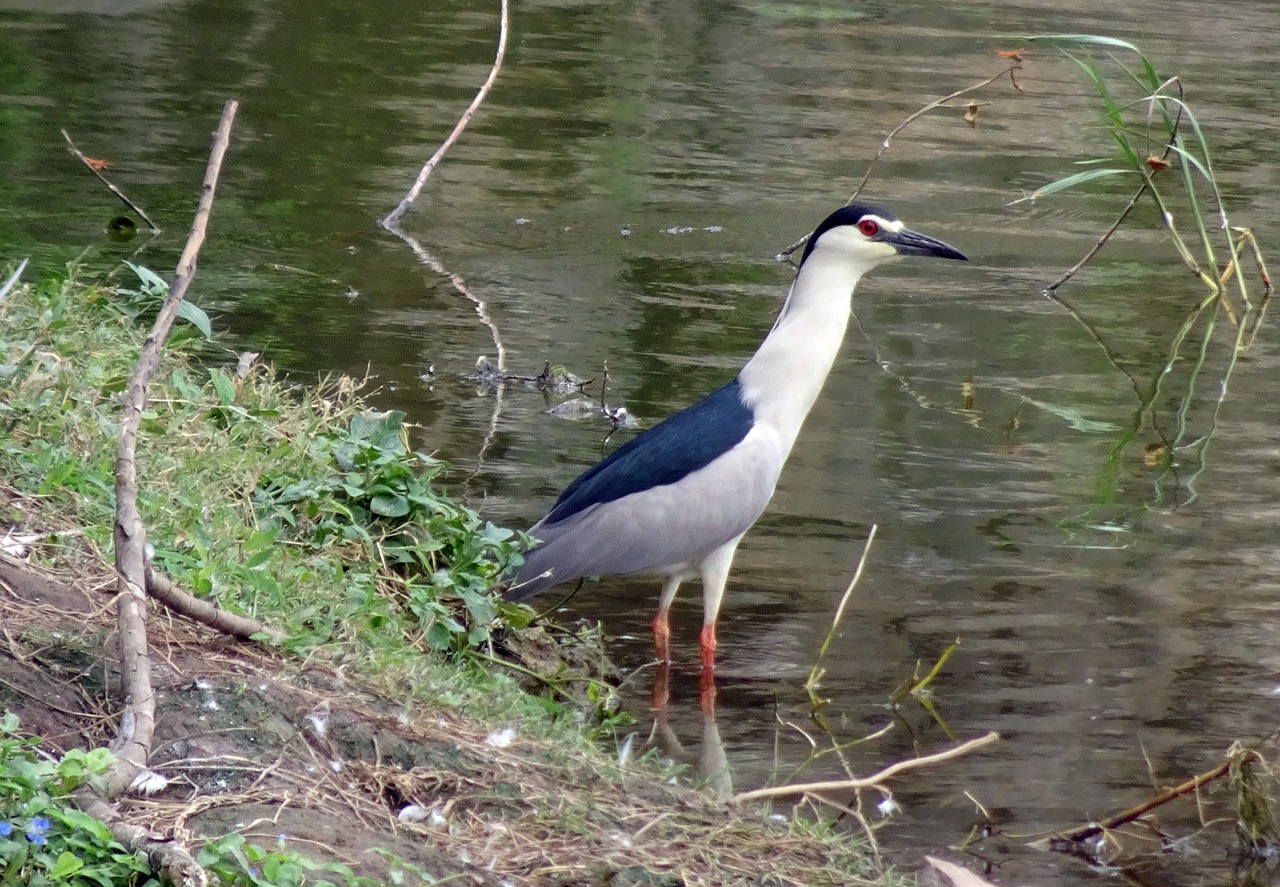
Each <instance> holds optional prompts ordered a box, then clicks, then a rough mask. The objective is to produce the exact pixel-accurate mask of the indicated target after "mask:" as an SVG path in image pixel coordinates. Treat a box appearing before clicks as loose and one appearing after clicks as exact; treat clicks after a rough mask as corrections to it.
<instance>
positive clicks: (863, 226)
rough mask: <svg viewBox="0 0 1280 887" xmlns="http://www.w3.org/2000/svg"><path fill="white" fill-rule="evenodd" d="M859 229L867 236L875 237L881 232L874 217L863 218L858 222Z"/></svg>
mask: <svg viewBox="0 0 1280 887" xmlns="http://www.w3.org/2000/svg"><path fill="white" fill-rule="evenodd" d="M858 230H859V231H861V232H862V233H863V234H864V235H866V236H867V237H875V236H876V235H877V234H879V233H880V226H879V225H877V224H876V223H875V221H874V220H872V219H862V220H861V221H859V222H858Z"/></svg>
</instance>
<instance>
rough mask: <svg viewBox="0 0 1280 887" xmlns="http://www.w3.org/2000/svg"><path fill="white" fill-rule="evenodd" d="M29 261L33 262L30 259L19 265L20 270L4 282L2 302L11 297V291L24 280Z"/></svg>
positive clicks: (1, 290)
mask: <svg viewBox="0 0 1280 887" xmlns="http://www.w3.org/2000/svg"><path fill="white" fill-rule="evenodd" d="M29 261H31V259H30V258H26V259H23V260H22V262H21V263H19V265H18V269H17V270H16V271H14V272H13V273H12V274H10V275H9V279H8V280H6V281H5V282H4V286H0V302H3V301H4V297H5V296H7V295H9V290H11V289H13V288H14V286H15V285H17V283H18V281H19V280H20V279H21V278H22V272H23V271H25V270H27V262H29Z"/></svg>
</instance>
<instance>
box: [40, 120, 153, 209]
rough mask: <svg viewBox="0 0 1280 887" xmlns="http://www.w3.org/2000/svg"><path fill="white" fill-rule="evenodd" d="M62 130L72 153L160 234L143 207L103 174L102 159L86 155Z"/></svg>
mask: <svg viewBox="0 0 1280 887" xmlns="http://www.w3.org/2000/svg"><path fill="white" fill-rule="evenodd" d="M61 132H62V137H63V138H64V139H66V140H67V147H68V148H69V149H70V150H71V153H72V154H74V155H76V156H77V157H79V158H80V162H81V163H83V164H84V165H85V166H86V167H88V169H89V172H91V173H93V174H94V175H95V176H97V177H98V178H99V179H100V180H101V181H102V184H104V185H106V186H107V187H108V188H110V189H111V193H112V194H114V195H116V197H119V198H120V200H121V201H122V202H123V203H124V205H125V206H127V207H129V209H131V210H133V211H134V212H136V213H137V214H138V215H140V216H142V221H144V222H146V223H147V226H148V227H150V228H151V230H152V231H153V232H154V233H156V234H159V233H160V229H159V228H157V227H156V223H155V222H153V221H151V217H150V216H149V215H147V214H146V212H145V211H144V210H143V209H142V207H140V206H138V204H136V203H134V202H133V201H132V200H130V199H129V198H128V197H127V196H126V195H125V193H124V192H123V191H121V190H120V189H119V188H117V187H116V186H115V185H113V184H112V183H111V182H110V181H109V180H108V179H107V177H106V176H104V175H103V174H102V170H101V169H100V167H102V166H105V165H106V164H104V163H103V162H102V161H91V160H90V159H89V158H88V157H85V156H84V154H83V153H82V152H81V151H80V149H79V148H77V147H76V143H75V142H73V141H71V135H70V134H69V133H68V132H67V131H66V130H65V129H64V130H61Z"/></svg>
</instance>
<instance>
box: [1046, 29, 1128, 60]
mask: <svg viewBox="0 0 1280 887" xmlns="http://www.w3.org/2000/svg"><path fill="white" fill-rule="evenodd" d="M1021 39H1023V40H1026V41H1035V42H1039V43H1052V44H1054V45H1055V46H1072V45H1074V46H1107V47H1110V48H1112V49H1123V50H1126V51H1128V52H1132V53H1134V54H1136V55H1138V56H1141V55H1142V52H1141V51H1139V49H1138V47H1136V46H1134V45H1133V44H1132V43H1129V42H1128V41H1126V40H1120V39H1119V38H1117V37H1104V36H1102V35H1101V34H1038V35H1033V36H1030V37H1023V38H1021Z"/></svg>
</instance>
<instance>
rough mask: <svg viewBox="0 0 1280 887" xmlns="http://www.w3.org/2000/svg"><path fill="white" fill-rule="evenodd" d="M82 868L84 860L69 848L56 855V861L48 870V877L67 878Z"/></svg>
mask: <svg viewBox="0 0 1280 887" xmlns="http://www.w3.org/2000/svg"><path fill="white" fill-rule="evenodd" d="M82 868H84V861H83V860H81V859H80V858H79V857H78V856H76V855H75V854H74V853H72V852H71V851H69V850H64V851H63V852H62V853H61V855H59V856H58V861H57V862H56V863H54V865H53V868H52V869H51V870H50V871H49V877H51V878H53V879H55V880H56V879H59V878H67V877H70V876H71V875H74V874H75V873H76V872H78V871H80V870H81V869H82Z"/></svg>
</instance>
